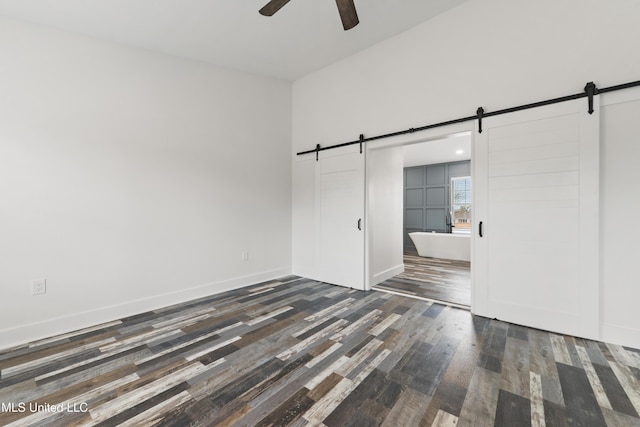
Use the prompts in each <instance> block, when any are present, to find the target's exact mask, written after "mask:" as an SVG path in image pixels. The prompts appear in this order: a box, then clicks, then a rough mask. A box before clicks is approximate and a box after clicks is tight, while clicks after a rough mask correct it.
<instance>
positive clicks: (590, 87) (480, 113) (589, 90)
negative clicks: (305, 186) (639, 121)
mask: <svg viewBox="0 0 640 427" xmlns="http://www.w3.org/2000/svg"><path fill="white" fill-rule="evenodd" d="M636 86H640V80H637V81H634V82H628V83H623V84H619V85H616V86H609V87H605V88H602V89H598V88H597V87H596V85H595V83H594V82H589V83H587V84H586V85H585V87H584V91H583V92H580V93H576V94H573V95H567V96H562V97H560V98H553V99H547V100H545V101H539V102H534V103H531V104H524V105H519V106H517V107H511V108H505V109H503V110H497V111H490V112H485V111H484V108H482V107H480V108H478V110H477V111H476V114H474V115H473V116H467V117H461V118H459V119H454V120H447V121H446V122H440V123H434V124H430V125H425V126H420V127H417V128H410V129H406V130H401V131H398V132H391V133H386V134H383V135H377V136H372V137H369V138H365V137H364V135H363V134H360V138H358V139H357V140H355V141H349V142H344V143H342V144H336V145H328V146H326V147H320V144H317V145H316V148H315V149H314V150H308V151H301V152H299V153H297V155H298V156H301V155H303V154H309V153H316V160H318V152H319V151H323V150H332V149H334V148H340V147H345V146H347V145H353V144H360V152H362V146H363V144H364V143H365V142H368V141H375V140H377V139H383V138H391V137H393V136H398V135H404V134H407V133H414V132H419V131H423V130H427V129H433V128H437V127H442V126H448V125H453V124H456V123H463V122H468V121H472V120H478V132H479V133H481V132H482V119H484V118H486V117H492V116H499V115H500V114H507V113H513V112H515V111H521V110H528V109H530V108H536V107H542V106H545V105H551V104H557V103H560V102H565V101H571V100H574V99H580V98H587V99H588V103H589V105H588V110H587V111H588V112H589V114H593V112H594V109H593V97H594V96H595V95H601V94H603V93H607V92H614V91H617V90H622V89H629V88H632V87H636Z"/></svg>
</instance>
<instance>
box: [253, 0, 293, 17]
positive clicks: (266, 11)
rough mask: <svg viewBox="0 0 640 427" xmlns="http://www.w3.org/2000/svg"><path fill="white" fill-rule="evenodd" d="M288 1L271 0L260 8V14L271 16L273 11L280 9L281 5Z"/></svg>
mask: <svg viewBox="0 0 640 427" xmlns="http://www.w3.org/2000/svg"><path fill="white" fill-rule="evenodd" d="M287 3H289V0H271V1H270V2H269V3H267V4H265V5H264V7H263V8H262V9H260V11H259V12H260V15H264V16H272V15H273V14H274V13H276V12H277V11H279V10H280V9H282V6H284V5H285V4H287Z"/></svg>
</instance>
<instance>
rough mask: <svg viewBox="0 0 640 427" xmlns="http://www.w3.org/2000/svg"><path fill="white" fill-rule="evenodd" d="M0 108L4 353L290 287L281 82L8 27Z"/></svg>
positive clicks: (1, 38) (287, 117)
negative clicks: (213, 297) (227, 297)
mask: <svg viewBox="0 0 640 427" xmlns="http://www.w3.org/2000/svg"><path fill="white" fill-rule="evenodd" d="M0 94H1V96H0V118H1V121H2V125H1V126H0V203H1V208H0V289H1V291H2V298H0V347H7V346H9V345H12V344H16V343H20V342H26V341H28V340H32V339H35V338H38V337H42V336H48V335H51V334H54V333H58V332H63V331H68V330H73V329H78V328H80V327H83V326H87V325H91V324H95V323H97V322H102V321H108V320H112V319H117V318H119V317H121V316H125V315H130V314H134V313H139V312H143V311H146V310H149V309H153V308H157V307H161V306H165V305H169V304H173V303H177V302H180V301H184V300H188V299H192V298H196V297H200V296H204V295H209V294H212V293H216V292H219V291H223V290H227V289H229V288H234V287H238V286H243V285H247V284H250V283H254V282H257V281H261V280H265V279H269V278H274V277H279V276H282V275H285V274H288V273H290V269H291V244H290V242H291V162H290V152H291V84H290V83H288V82H283V81H279V80H273V79H268V78H262V77H256V76H252V75H248V74H241V73H237V72H231V71H226V70H224V69H220V68H216V67H212V66H209V65H205V64H203V63H198V62H189V61H184V60H179V59H174V58H171V57H167V56H162V55H158V54H152V53H150V52H146V51H143V50H136V49H131V48H126V47H121V46H118V45H115V44H109V43H103V42H99V41H96V40H93V39H89V38H81V37H77V36H73V35H69V34H66V33H63V32H58V31H55V30H50V29H44V28H40V27H35V26H30V25H26V24H21V23H17V22H13V21H9V20H5V19H1V20H0ZM245 250H246V251H249V260H248V261H247V262H242V261H241V256H240V255H241V251H245ZM38 278H46V279H47V293H46V294H45V295H40V296H31V295H30V283H31V281H32V280H33V279H38Z"/></svg>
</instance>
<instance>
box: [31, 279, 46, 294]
mask: <svg viewBox="0 0 640 427" xmlns="http://www.w3.org/2000/svg"><path fill="white" fill-rule="evenodd" d="M45 293H47V279H36V280H34V281H32V282H31V295H40V294H45Z"/></svg>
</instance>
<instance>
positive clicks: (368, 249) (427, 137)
mask: <svg viewBox="0 0 640 427" xmlns="http://www.w3.org/2000/svg"><path fill="white" fill-rule="evenodd" d="M475 126H476V121H475V120H474V121H470V122H463V123H457V124H452V125H447V126H442V127H438V128H434V129H427V130H424V131H420V133H419V137H418V136H417V135H414V134H404V135H398V136H394V137H390V138H386V139H383V140H382V139H381V140H377V141H371V142H368V143H367V144H364V146H365V150H366V152H367V154H368V155H367V156H366V157H365V184H366V188H367V189H368V188H369V184H370V182H369V180H370V177H371V168H372V165H371V159H372V157H373V156H372V155H370V152H373V151H381V150H386V149H390V148H399V147H404V146H408V145H414V144H420V143H424V142H430V141H437V140H442V139H449V138H451V139H454V138H457V137H460V136H463V135H464V136H467V135H468V136H469V137H470V138H471V154H470V156H471V157H470V160H471V176H473V145H474V139H473V138H474V132H473V129H474V127H475ZM471 188H472V189H471V192H472V200H473V199H474V198H475V194H474V189H473V181H472V182H471ZM371 209H372V207H371V204H370V198H369V197H368V194H367V196H366V197H365V224H367V226H366V227H365V231H366V233H365V290H370V289H371V288H372V286H375V285H374V284H372V280H371V277H372V273H373V272H372V271H371V268H372V257H373V248H372V242H373V240H374V233H375V229H374V228H373V227H370V226H369V225H370V224H371V213H372V210H371ZM471 221H472V224H473V212H472V218H471ZM470 239H471V241H470V244H471V264H472V265H473V259H474V254H473V246H474V243H473V239H474V236H473V233H471V236H470ZM473 288H474V286H473V277H472V278H471V311H472V312H473V304H474V302H473V301H474V296H473V293H474V290H473Z"/></svg>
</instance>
